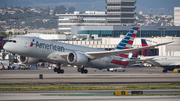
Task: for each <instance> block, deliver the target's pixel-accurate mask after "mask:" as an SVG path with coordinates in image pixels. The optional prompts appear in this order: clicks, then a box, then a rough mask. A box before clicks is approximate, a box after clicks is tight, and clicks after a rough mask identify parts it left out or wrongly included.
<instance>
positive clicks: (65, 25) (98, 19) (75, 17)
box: [56, 11, 106, 34]
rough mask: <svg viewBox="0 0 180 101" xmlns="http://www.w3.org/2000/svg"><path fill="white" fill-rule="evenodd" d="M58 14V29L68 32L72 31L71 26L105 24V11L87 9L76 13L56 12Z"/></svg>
mask: <svg viewBox="0 0 180 101" xmlns="http://www.w3.org/2000/svg"><path fill="white" fill-rule="evenodd" d="M56 16H58V18H57V20H58V31H59V32H64V33H66V34H69V33H71V26H105V25H106V14H105V11H85V13H80V12H79V11H75V12H74V14H56Z"/></svg>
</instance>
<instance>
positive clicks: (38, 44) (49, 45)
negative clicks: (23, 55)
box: [30, 39, 65, 52]
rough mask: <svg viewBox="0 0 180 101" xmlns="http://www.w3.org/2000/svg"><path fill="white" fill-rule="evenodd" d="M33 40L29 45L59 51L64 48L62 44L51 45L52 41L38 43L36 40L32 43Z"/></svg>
mask: <svg viewBox="0 0 180 101" xmlns="http://www.w3.org/2000/svg"><path fill="white" fill-rule="evenodd" d="M34 41H35V40H34V39H33V40H32V42H31V44H30V47H32V46H33V45H36V46H35V47H38V48H43V49H48V50H54V51H61V52H64V50H65V48H64V47H63V46H58V45H53V43H51V44H46V43H40V42H39V41H36V43H34Z"/></svg>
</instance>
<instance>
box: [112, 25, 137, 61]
mask: <svg viewBox="0 0 180 101" xmlns="http://www.w3.org/2000/svg"><path fill="white" fill-rule="evenodd" d="M138 29H139V27H133V28H132V29H131V30H130V31H129V32H128V33H127V35H126V36H125V37H124V39H122V40H121V42H120V43H119V44H118V45H117V46H116V48H115V50H121V49H130V48H132V44H133V42H134V38H135V37H136V34H137V31H138ZM119 56H120V57H124V58H128V56H129V53H126V54H119Z"/></svg>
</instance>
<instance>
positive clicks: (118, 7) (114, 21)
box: [106, 0, 136, 26]
mask: <svg viewBox="0 0 180 101" xmlns="http://www.w3.org/2000/svg"><path fill="white" fill-rule="evenodd" d="M106 3H107V6H106V10H107V25H121V26H129V25H130V26H131V25H135V14H136V12H135V9H136V6H135V3H136V0H106Z"/></svg>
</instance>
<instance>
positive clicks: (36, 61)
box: [19, 56, 39, 65]
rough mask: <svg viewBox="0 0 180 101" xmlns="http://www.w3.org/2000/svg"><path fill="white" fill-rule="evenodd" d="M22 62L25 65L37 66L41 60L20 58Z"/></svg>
mask: <svg viewBox="0 0 180 101" xmlns="http://www.w3.org/2000/svg"><path fill="white" fill-rule="evenodd" d="M19 60H20V62H21V63H23V64H29V65H35V64H37V63H38V62H39V59H36V58H31V57H24V56H20V59H19Z"/></svg>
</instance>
